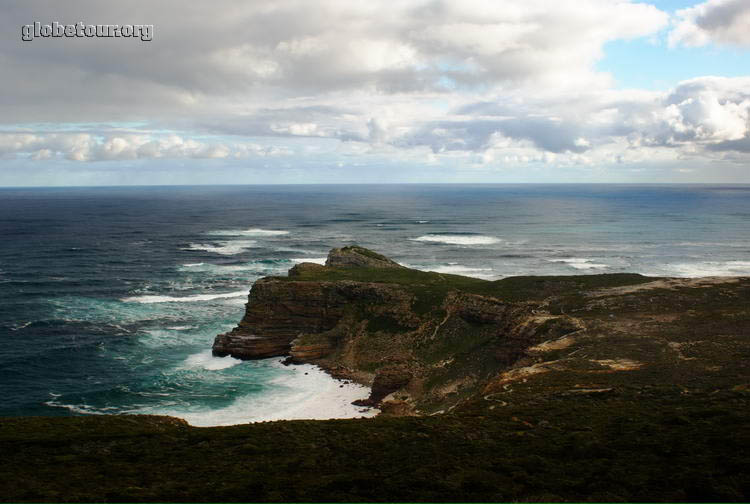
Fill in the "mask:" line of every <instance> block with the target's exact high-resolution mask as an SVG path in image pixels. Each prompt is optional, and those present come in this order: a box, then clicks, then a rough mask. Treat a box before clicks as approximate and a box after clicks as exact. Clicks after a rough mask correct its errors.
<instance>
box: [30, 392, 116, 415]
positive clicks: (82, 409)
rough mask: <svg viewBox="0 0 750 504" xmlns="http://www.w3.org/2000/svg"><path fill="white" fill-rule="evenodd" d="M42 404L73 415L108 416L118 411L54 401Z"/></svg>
mask: <svg viewBox="0 0 750 504" xmlns="http://www.w3.org/2000/svg"><path fill="white" fill-rule="evenodd" d="M58 397H59V396H58ZM44 404H45V405H47V406H51V407H53V408H63V409H66V410H69V411H72V412H73V413H80V414H82V415H109V414H112V413H114V412H115V411H117V410H118V408H115V407H114V406H107V407H104V408H97V407H95V406H91V405H89V404H85V403H84V404H62V403H59V402H57V401H55V400H54V399H52V400H49V401H47V402H45V403H44Z"/></svg>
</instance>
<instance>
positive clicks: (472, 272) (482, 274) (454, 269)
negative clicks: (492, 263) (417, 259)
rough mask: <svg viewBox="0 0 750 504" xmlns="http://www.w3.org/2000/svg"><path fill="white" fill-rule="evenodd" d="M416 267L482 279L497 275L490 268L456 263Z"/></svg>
mask: <svg viewBox="0 0 750 504" xmlns="http://www.w3.org/2000/svg"><path fill="white" fill-rule="evenodd" d="M418 269H421V270H422V271H432V272H435V273H445V274H448V275H463V276H468V277H474V278H481V279H484V280H488V279H490V278H496V277H497V275H495V274H494V273H492V271H493V270H492V268H470V267H468V266H461V265H460V264H457V263H448V264H444V265H441V266H435V267H418Z"/></svg>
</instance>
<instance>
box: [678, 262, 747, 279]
mask: <svg viewBox="0 0 750 504" xmlns="http://www.w3.org/2000/svg"><path fill="white" fill-rule="evenodd" d="M666 269H667V271H668V272H669V274H674V275H675V276H679V277H702V276H747V275H750V261H703V262H697V263H678V264H670V265H668V266H667V268H666Z"/></svg>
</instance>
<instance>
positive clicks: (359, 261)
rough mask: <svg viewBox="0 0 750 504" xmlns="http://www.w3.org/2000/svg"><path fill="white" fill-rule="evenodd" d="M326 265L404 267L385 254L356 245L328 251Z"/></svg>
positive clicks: (338, 266)
mask: <svg viewBox="0 0 750 504" xmlns="http://www.w3.org/2000/svg"><path fill="white" fill-rule="evenodd" d="M326 266H328V267H330V268H403V266H401V265H400V264H398V263H397V262H395V261H392V260H390V259H388V258H387V257H385V256H384V255H381V254H378V253H377V252H373V251H372V250H369V249H366V248H364V247H357V246H356V245H351V246H348V247H343V248H335V249H332V250H331V251H330V252H329V253H328V258H327V259H326Z"/></svg>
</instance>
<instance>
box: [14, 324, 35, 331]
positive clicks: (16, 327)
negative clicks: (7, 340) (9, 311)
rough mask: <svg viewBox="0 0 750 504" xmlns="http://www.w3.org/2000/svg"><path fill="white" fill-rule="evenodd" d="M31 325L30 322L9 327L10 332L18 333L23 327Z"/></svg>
mask: <svg viewBox="0 0 750 504" xmlns="http://www.w3.org/2000/svg"><path fill="white" fill-rule="evenodd" d="M31 324H32V322H25V323H23V324H20V325H16V326H13V327H11V328H10V330H11V331H19V330H21V329H23V328H25V327H29V326H30V325H31Z"/></svg>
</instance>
